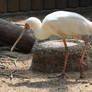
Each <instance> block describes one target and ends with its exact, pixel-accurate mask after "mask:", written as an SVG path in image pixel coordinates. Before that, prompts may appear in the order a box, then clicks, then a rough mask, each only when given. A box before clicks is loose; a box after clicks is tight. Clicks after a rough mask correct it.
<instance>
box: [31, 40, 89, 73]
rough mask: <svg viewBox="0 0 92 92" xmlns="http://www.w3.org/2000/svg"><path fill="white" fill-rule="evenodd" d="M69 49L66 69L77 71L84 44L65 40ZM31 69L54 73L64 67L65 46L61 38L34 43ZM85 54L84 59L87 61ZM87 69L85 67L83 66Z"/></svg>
mask: <svg viewBox="0 0 92 92" xmlns="http://www.w3.org/2000/svg"><path fill="white" fill-rule="evenodd" d="M67 43H68V48H69V51H70V55H69V59H68V64H67V69H66V71H79V67H80V58H81V55H82V52H83V48H84V46H85V44H84V42H83V41H81V40H80V41H77V42H76V41H75V40H73V39H69V40H67ZM32 52H33V60H32V65H31V69H32V70H33V71H40V72H47V73H56V72H61V71H62V69H63V67H64V60H65V48H64V45H63V42H62V41H61V40H52V41H44V42H39V43H37V44H35V45H34V47H33V49H32ZM87 60H88V58H87V55H86V56H85V59H84V61H85V62H87ZM85 69H87V67H85Z"/></svg>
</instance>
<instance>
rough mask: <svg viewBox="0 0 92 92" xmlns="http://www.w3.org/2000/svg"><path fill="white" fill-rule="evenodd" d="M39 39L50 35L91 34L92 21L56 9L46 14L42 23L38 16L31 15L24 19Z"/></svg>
mask: <svg viewBox="0 0 92 92" xmlns="http://www.w3.org/2000/svg"><path fill="white" fill-rule="evenodd" d="M26 23H27V24H29V25H30V27H31V29H32V30H33V31H34V33H35V36H36V38H38V39H39V40H43V39H46V38H48V37H50V36H52V35H56V36H59V37H64V38H67V37H71V36H72V37H74V38H81V36H82V35H92V23H91V22H90V21H89V20H87V19H86V18H84V17H83V16H81V15H80V14H77V13H73V12H67V11H56V12H54V13H51V14H49V15H47V16H46V17H45V18H44V19H43V21H42V23H41V21H40V20H39V19H38V18H35V17H31V18H29V19H27V20H26Z"/></svg>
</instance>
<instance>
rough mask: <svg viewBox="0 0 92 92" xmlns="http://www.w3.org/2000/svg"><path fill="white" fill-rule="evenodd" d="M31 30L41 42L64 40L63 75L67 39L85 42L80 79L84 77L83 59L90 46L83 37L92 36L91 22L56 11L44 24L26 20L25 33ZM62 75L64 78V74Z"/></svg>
mask: <svg viewBox="0 0 92 92" xmlns="http://www.w3.org/2000/svg"><path fill="white" fill-rule="evenodd" d="M29 29H31V30H32V31H33V32H34V34H35V37H36V38H37V39H39V40H44V39H46V38H48V37H50V36H53V35H55V36H58V37H61V38H62V40H63V42H64V46H65V50H66V56H65V62H64V63H65V64H64V70H63V73H65V70H66V64H67V60H68V56H69V50H68V47H67V43H66V41H65V39H66V38H68V37H73V38H75V39H81V40H84V42H85V47H84V51H83V54H82V56H81V59H80V77H83V65H85V63H84V61H83V59H84V57H85V53H86V48H87V46H88V41H87V40H86V39H85V38H83V36H84V35H92V22H91V21H89V20H87V19H86V18H85V17H83V16H81V15H80V14H77V13H74V12H67V11H56V12H53V13H51V14H48V15H47V16H46V17H45V18H44V19H43V21H42V22H41V21H40V20H39V19H38V18H36V17H30V18H29V19H27V20H26V23H25V30H24V32H25V31H27V30H29ZM24 32H23V33H22V35H20V37H19V38H18V40H17V41H16V42H15V43H14V45H13V47H12V48H11V51H13V49H14V47H15V45H16V44H17V43H18V41H19V40H20V39H21V37H22V36H23V34H24ZM62 75H63V76H64V74H62Z"/></svg>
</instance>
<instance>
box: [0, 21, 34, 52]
mask: <svg viewBox="0 0 92 92" xmlns="http://www.w3.org/2000/svg"><path fill="white" fill-rule="evenodd" d="M22 31H23V28H22V27H20V26H18V25H15V24H12V23H10V22H8V21H6V20H3V19H0V46H9V47H11V46H12V45H13V44H14V42H15V41H16V40H17V38H18V37H19V35H20V34H21V33H22ZM34 41H35V38H34V37H33V34H32V33H30V32H26V33H25V34H24V36H23V38H22V39H21V40H20V41H19V43H18V44H17V46H16V48H17V49H16V50H19V51H22V52H30V50H31V49H32V47H33V44H34Z"/></svg>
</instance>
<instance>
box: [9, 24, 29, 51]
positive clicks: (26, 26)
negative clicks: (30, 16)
mask: <svg viewBox="0 0 92 92" xmlns="http://www.w3.org/2000/svg"><path fill="white" fill-rule="evenodd" d="M28 29H29V27H28V24H25V28H24V31H23V32H22V33H21V34H20V36H19V37H18V39H17V40H16V42H15V43H14V44H13V46H12V48H11V52H13V50H14V48H15V47H16V45H17V43H18V42H19V41H20V40H21V38H22V37H23V35H24V33H25V32H26V31H27V30H28Z"/></svg>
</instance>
